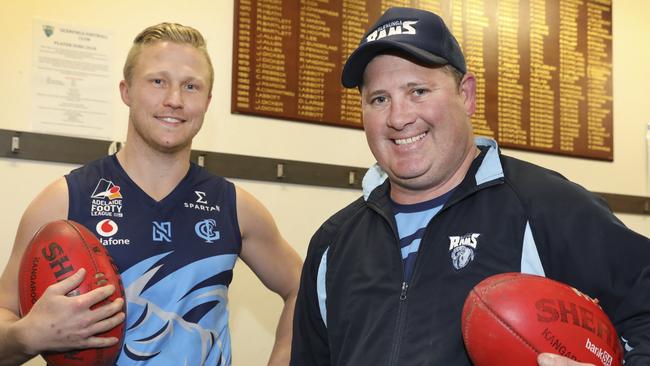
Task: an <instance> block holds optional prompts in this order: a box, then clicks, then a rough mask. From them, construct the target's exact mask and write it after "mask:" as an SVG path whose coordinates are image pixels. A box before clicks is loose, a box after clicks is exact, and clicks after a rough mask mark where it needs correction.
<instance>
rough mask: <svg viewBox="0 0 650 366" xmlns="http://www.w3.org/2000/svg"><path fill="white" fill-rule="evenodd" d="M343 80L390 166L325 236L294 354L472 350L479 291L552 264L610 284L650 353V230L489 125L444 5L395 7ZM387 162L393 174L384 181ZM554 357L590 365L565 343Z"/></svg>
mask: <svg viewBox="0 0 650 366" xmlns="http://www.w3.org/2000/svg"><path fill="white" fill-rule="evenodd" d="M389 28H390V30H389ZM400 29H401V30H402V31H401V32H400V31H399V30H400ZM380 35H381V36H380ZM342 80H343V85H344V86H345V87H348V88H352V87H358V88H359V90H360V92H361V103H362V111H363V125H364V128H365V132H366V137H367V140H368V145H369V147H370V150H371V151H372V153H373V155H374V156H375V158H376V159H377V162H378V166H379V167H380V168H381V169H380V171H375V170H371V171H369V174H368V175H367V176H366V178H365V179H364V184H365V185H366V187H364V188H365V189H364V191H365V192H367V193H368V194H367V196H365V197H362V198H359V199H358V200H357V201H355V202H353V203H352V204H350V205H349V206H348V207H346V208H344V209H343V210H341V211H340V212H338V213H337V214H335V215H334V216H332V217H331V218H330V219H329V220H327V221H326V222H325V223H324V224H323V225H322V226H321V228H320V229H319V230H318V231H317V232H316V234H315V235H314V237H313V238H312V241H311V243H310V247H309V251H308V254H307V258H306V260H305V265H304V267H303V274H302V278H301V286H300V291H299V294H298V300H297V303H296V314H295V320H294V337H293V346H292V365H295V366H310V365H338V366H343V365H355V366H357V365H389V366H390V365H454V366H459V365H471V362H470V360H469V358H468V355H467V352H466V350H465V348H464V344H463V340H462V335H461V311H462V307H463V303H464V300H465V298H466V296H467V294H468V293H469V291H470V289H471V288H472V287H474V286H475V285H476V284H477V283H478V282H480V281H481V280H482V279H484V278H486V277H488V276H491V275H494V274H497V273H502V272H525V273H532V274H538V275H543V276H547V277H549V278H554V279H556V280H559V281H561V282H565V283H568V284H570V285H572V286H574V287H576V288H579V289H581V290H582V291H584V292H585V293H587V294H589V295H591V296H593V297H596V298H598V299H599V301H600V305H601V306H602V307H603V309H604V310H605V311H606V312H607V314H609V316H610V317H611V318H612V320H613V321H614V324H615V325H616V326H617V329H618V331H619V332H620V335H621V336H622V338H621V339H622V341H623V342H624V343H625V349H626V355H625V359H626V366H630V365H646V364H649V363H650V298H649V295H648V294H650V277H649V276H648V273H649V270H650V240H648V238H645V237H643V236H641V235H639V234H636V233H634V232H632V231H630V230H628V229H627V228H626V227H625V226H624V225H623V224H621V222H620V221H619V220H617V219H616V218H615V217H614V216H613V214H612V213H611V211H610V210H609V208H608V207H607V206H606V204H605V203H604V202H603V200H602V199H599V198H597V197H596V196H594V195H593V194H591V193H589V192H588V191H586V190H585V189H583V188H582V187H580V186H578V185H576V184H573V183H571V182H569V181H567V180H566V179H565V178H563V177H562V176H560V175H559V174H557V173H555V172H552V171H549V170H546V169H543V168H541V167H538V166H534V165H532V164H529V163H526V162H523V161H520V160H517V159H513V158H510V157H507V156H503V155H501V154H500V152H499V149H498V146H497V145H496V142H495V141H493V140H489V139H484V138H477V139H475V138H474V136H473V132H472V124H471V121H470V117H471V116H472V114H473V113H474V109H475V90H476V81H475V79H474V76H473V75H472V74H471V73H469V72H467V70H466V65H465V59H464V56H463V54H462V52H461V50H460V47H459V45H458V43H457V41H456V39H455V38H454V37H453V36H452V34H451V33H450V32H449V30H448V28H447V27H446V26H445V24H444V23H443V21H442V19H441V18H440V17H439V16H437V15H435V14H433V13H430V12H426V11H421V10H416V9H409V8H392V9H389V10H388V11H386V13H385V14H384V15H383V16H382V17H381V18H380V19H379V20H378V21H377V22H376V23H375V24H374V25H373V26H372V27H371V28H370V29H369V30H368V32H367V33H366V35H365V36H364V37H363V39H362V41H361V44H360V45H359V47H358V48H357V49H356V50H355V51H354V52H353V53H352V55H351V56H350V58H349V59H348V60H347V62H346V64H345V67H344V69H343V75H342ZM377 173H379V174H377ZM382 174H385V175H386V176H387V177H388V179H386V180H385V181H384V182H383V183H382V182H381V180H379V181H376V182H374V184H373V182H372V180H373V177H374V178H380V177H381V176H382ZM375 180H376V179H375ZM506 352H507V351H506ZM494 361H495V364H497V363H498V362H499V360H494ZM538 362H539V363H540V364H541V365H556V366H560V365H579V363H577V362H574V361H571V360H569V359H567V358H564V357H560V356H557V355H549V354H544V355H541V356H540V357H539V358H538Z"/></svg>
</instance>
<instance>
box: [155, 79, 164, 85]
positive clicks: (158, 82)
mask: <svg viewBox="0 0 650 366" xmlns="http://www.w3.org/2000/svg"><path fill="white" fill-rule="evenodd" d="M153 83H154V84H156V85H161V84H162V83H163V81H162V79H153Z"/></svg>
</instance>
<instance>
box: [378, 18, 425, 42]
mask: <svg viewBox="0 0 650 366" xmlns="http://www.w3.org/2000/svg"><path fill="white" fill-rule="evenodd" d="M417 23H418V21H417V20H394V21H392V22H390V23H387V24H383V25H381V26H380V27H378V28H377V29H375V30H374V31H372V33H370V34H369V35H368V37H366V43H368V42H372V41H376V40H378V39H382V38H384V37H390V36H395V35H400V34H408V35H416V34H417V30H416V29H415V27H414V25H416V24H417Z"/></svg>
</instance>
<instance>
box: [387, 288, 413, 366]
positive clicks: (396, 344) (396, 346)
mask: <svg viewBox="0 0 650 366" xmlns="http://www.w3.org/2000/svg"><path fill="white" fill-rule="evenodd" d="M408 289H409V284H408V283H407V282H406V281H402V290H401V292H400V294H399V305H398V308H397V325H396V326H395V336H394V337H393V351H392V354H391V357H390V363H389V365H391V366H392V365H398V358H399V350H400V344H401V341H402V332H403V331H404V317H405V316H406V306H407V303H406V294H407V292H408Z"/></svg>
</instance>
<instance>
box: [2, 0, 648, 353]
mask: <svg viewBox="0 0 650 366" xmlns="http://www.w3.org/2000/svg"><path fill="white" fill-rule="evenodd" d="M285 1H290V0H285ZM613 14H614V25H613V29H614V162H602V161H593V160H586V159H578V158H569V157H560V156H552V155H546V154H539V153H529V152H521V151H515V150H508V151H506V152H507V153H509V154H510V155H514V156H516V157H519V158H523V159H526V160H529V161H532V162H534V163H537V164H540V165H543V166H546V167H548V168H551V169H554V170H557V171H559V172H561V173H562V174H564V175H565V176H567V177H568V178H570V179H572V180H574V181H576V182H578V183H580V184H582V185H583V186H585V187H586V188H588V189H590V190H593V191H599V192H609V193H620V194H631V195H650V192H649V191H648V188H647V187H648V186H649V184H648V175H650V173H649V172H648V171H647V169H648V162H647V161H646V160H647V159H646V150H645V149H646V147H645V131H646V124H647V123H648V122H650V109H648V108H646V107H647V104H648V102H647V98H648V92H647V85H650V69H649V68H647V66H646V65H645V61H646V60H648V59H650V46H647V42H645V41H646V40H648V39H650V25H649V24H648V22H647V16H648V15H650V2H648V1H645V0H636V1H634V0H625V1H614V11H613ZM34 17H41V18H44V19H46V20H51V21H58V22H62V23H68V24H76V25H82V26H93V27H99V28H103V29H106V30H110V31H112V32H113V33H114V34H115V40H116V41H115V45H114V46H115V55H116V56H115V57H116V58H115V67H114V69H113V79H114V84H115V94H114V96H115V108H114V115H115V121H116V134H115V136H114V138H115V139H118V140H121V139H123V136H124V132H125V131H126V120H127V109H126V108H125V107H124V106H123V105H122V104H121V103H120V102H119V98H118V93H117V83H118V82H119V80H120V70H121V65H122V63H123V58H124V56H125V55H126V52H127V50H128V48H129V45H130V43H131V41H132V38H133V37H134V36H135V35H136V34H137V33H138V32H139V31H140V30H142V29H143V28H144V27H145V26H148V25H151V24H154V23H158V22H161V21H174V22H179V23H183V24H187V25H192V26H194V27H196V28H198V29H199V30H201V31H202V32H203V34H204V35H205V36H206V38H207V39H208V47H209V49H210V53H211V56H212V59H213V63H214V65H215V70H216V74H217V75H216V84H215V89H214V91H213V99H212V105H211V107H210V111H209V112H208V114H207V116H206V123H205V125H204V127H203V131H202V132H201V133H200V134H199V136H198V137H197V139H196V140H195V141H196V142H195V144H194V148H196V149H202V150H210V151H219V152H227V153H234V154H244V155H256V156H266V157H277V158H285V159H293V160H305V161H313V162H322V163H329V164H341V165H352V166H368V165H369V164H370V163H371V162H372V161H373V159H372V157H371V155H370V153H369V151H368V149H367V147H366V143H365V138H364V136H363V132H362V131H358V130H352V129H344V128H337V127H327V126H320V125H311V124H305V123H296V122H287V121H281V120H274V119H268V118H259V117H251V116H243V115H232V114H230V80H231V69H232V65H231V58H232V39H233V33H232V25H233V1H232V0H193V1H185V2H182V3H179V2H178V1H169V0H158V1H152V0H140V1H126V0H114V1H112V2H107V1H98V0H83V1H82V0H68V1H62V0H59V1H51V0H50V1H43V0H30V1H22V2H21V1H15V2H7V3H6V4H3V9H2V12H0V44H2V45H3V51H2V54H3V57H1V58H0V79H1V80H2V85H3V87H2V88H0V101H2V108H1V109H0V111H1V112H0V128H2V129H15V130H26V131H29V130H30V122H29V121H30V108H31V105H30V83H31V71H30V67H31V26H32V19H33V18H34ZM72 167H74V166H72V165H68V164H46V163H42V162H29V161H18V160H12V159H0V192H3V195H2V201H3V205H2V207H3V208H4V209H3V210H2V214H1V215H2V219H1V220H0V269H2V268H4V265H5V262H6V260H7V257H8V255H9V251H10V248H11V244H12V242H13V236H14V233H15V230H16V227H17V224H18V220H19V219H20V215H21V213H22V211H23V210H24V209H25V207H26V206H27V204H28V203H29V201H30V200H31V198H32V197H33V196H34V195H35V194H36V193H37V192H38V191H40V190H41V189H42V188H43V187H44V186H45V185H46V184H47V183H49V182H50V181H52V180H53V179H55V178H56V177H58V176H61V175H63V174H65V173H67V172H68V171H69V170H70V169H71V168H72ZM236 183H237V184H240V185H241V186H243V187H244V188H245V189H247V190H249V191H250V192H252V193H253V194H254V195H256V196H257V197H258V198H259V199H260V200H261V201H262V202H264V203H265V204H266V205H267V207H268V208H269V209H270V211H271V212H272V213H273V215H274V216H275V218H276V220H277V222H278V225H279V227H280V229H281V230H282V232H283V233H284V235H285V236H286V237H287V239H288V240H289V241H290V242H291V243H292V245H294V246H295V248H296V250H297V251H298V252H299V253H300V254H301V256H303V257H304V255H305V253H306V247H307V243H308V241H309V238H310V236H311V234H312V233H313V232H314V230H315V229H316V228H317V227H318V226H319V225H320V223H321V222H322V221H323V220H324V219H325V218H327V217H328V216H329V215H331V214H332V213H333V212H335V211H336V210H338V209H339V208H341V207H343V206H344V205H345V204H346V203H348V202H350V201H352V200H353V199H355V198H356V197H357V196H358V194H359V192H357V191H353V190H344V189H329V188H318V187H307V186H299V185H290V184H274V183H261V182H253V181H243V180H237V181H236ZM619 217H620V218H621V219H622V220H623V221H624V222H625V223H626V224H627V225H628V226H630V227H632V228H633V229H635V230H637V231H639V232H641V233H643V234H644V235H646V236H649V237H650V216H639V215H620V216H619ZM612 244H613V245H614V243H612ZM280 308H281V302H280V300H279V298H277V297H276V296H274V295H273V294H271V293H270V292H268V291H266V290H264V289H263V288H262V285H261V284H259V282H258V281H257V280H255V278H254V275H253V274H252V272H250V271H249V270H248V269H247V268H246V266H245V265H241V264H238V265H237V267H236V269H235V280H234V281H233V284H232V286H231V313H232V324H231V328H232V335H233V344H234V364H235V365H261V364H264V360H265V358H266V355H267V354H268V353H269V351H270V349H271V346H272V341H273V335H274V331H275V319H276V318H277V315H278V313H279V311H280ZM33 364H39V365H41V364H42V362H41V361H33Z"/></svg>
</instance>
